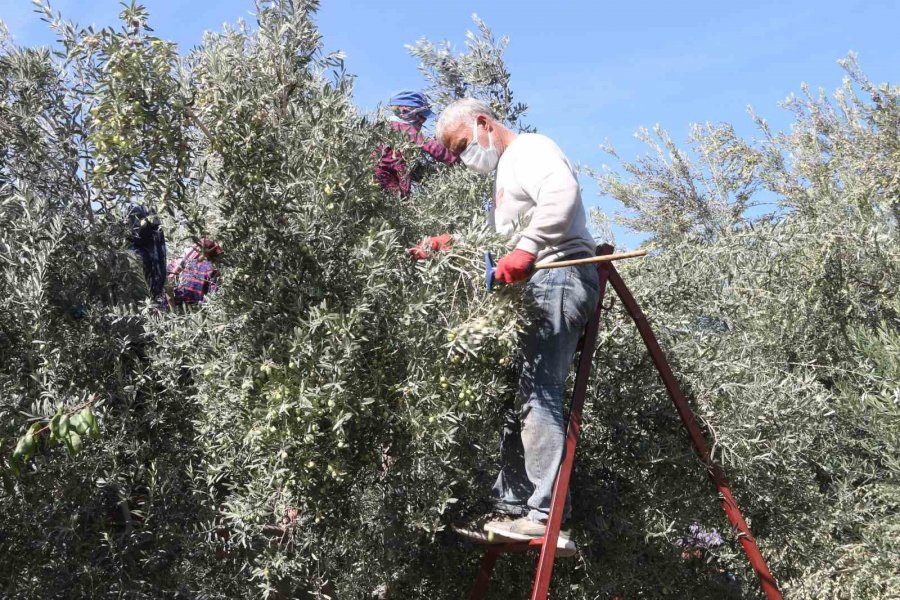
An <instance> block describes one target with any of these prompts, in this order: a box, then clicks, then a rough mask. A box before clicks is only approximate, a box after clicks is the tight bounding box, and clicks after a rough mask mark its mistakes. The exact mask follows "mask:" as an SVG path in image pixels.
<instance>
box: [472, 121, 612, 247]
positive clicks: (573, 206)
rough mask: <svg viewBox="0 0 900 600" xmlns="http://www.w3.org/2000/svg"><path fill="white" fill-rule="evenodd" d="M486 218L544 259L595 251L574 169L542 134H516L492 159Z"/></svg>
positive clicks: (516, 243)
mask: <svg viewBox="0 0 900 600" xmlns="http://www.w3.org/2000/svg"><path fill="white" fill-rule="evenodd" d="M489 218H490V220H491V222H492V223H493V225H494V228H495V229H496V231H497V232H498V233H502V234H506V235H509V236H510V237H511V240H512V242H513V243H514V244H515V247H516V248H518V249H520V250H525V251H527V252H530V253H532V254H535V255H537V257H538V261H537V262H538V263H540V264H543V263H549V262H553V261H556V260H559V259H560V258H562V257H563V256H567V255H570V254H574V253H576V252H581V251H585V252H589V253H590V254H591V255H593V254H594V252H595V251H596V243H595V242H594V239H593V238H592V237H591V234H590V233H588V230H587V217H586V215H585V212H584V205H583V204H582V203H581V189H580V188H579V187H578V179H577V177H576V175H575V169H574V167H573V166H572V163H570V162H569V159H568V158H566V155H565V154H563V152H562V150H560V148H559V146H557V145H556V143H555V142H554V141H553V140H551V139H550V138H548V137H547V136H545V135H540V134H538V133H521V134H519V135H518V136H517V137H516V139H514V140H513V141H512V143H511V144H510V145H509V146H507V147H506V150H505V151H504V152H503V155H502V156H500V162H499V163H498V164H497V175H496V180H495V182H494V202H493V205H492V206H491V207H490V216H489Z"/></svg>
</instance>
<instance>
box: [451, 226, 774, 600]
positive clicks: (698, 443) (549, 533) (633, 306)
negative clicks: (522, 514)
mask: <svg viewBox="0 0 900 600" xmlns="http://www.w3.org/2000/svg"><path fill="white" fill-rule="evenodd" d="M612 252H613V247H612V246H610V245H608V244H604V245H603V246H600V247H599V248H598V251H597V254H612ZM598 270H599V272H600V297H599V299H598V301H597V309H596V310H595V311H594V316H593V317H592V318H591V320H590V321H589V322H588V324H587V325H586V326H585V330H584V334H583V337H582V339H581V355H580V357H579V359H578V371H577V373H576V376H575V387H574V390H573V392H572V404H571V408H570V410H569V423H568V427H567V429H566V450H565V455H564V458H563V461H562V464H561V465H560V467H559V473H558V474H557V476H556V482H555V484H554V486H553V497H552V499H551V502H550V515H549V517H548V519H547V529H546V533H545V535H544V537H542V538H539V539H534V540H529V541H509V542H503V543H489V544H487V546H486V548H485V552H484V558H482V561H481V570H480V571H479V573H478V576H477V577H476V579H475V584H474V586H473V587H472V593H471V594H470V596H469V598H470V600H481V599H482V598H484V596H485V594H486V593H487V588H488V584H489V583H490V579H491V573H492V572H493V570H494V565H495V564H496V562H497V557H498V556H500V555H501V554H511V553H524V552H528V551H530V550H538V551H539V552H540V555H539V557H538V563H537V571H536V572H535V577H534V586H533V588H532V591H531V600H546V599H547V593H548V590H549V589H550V579H551V577H552V576H553V563H554V561H555V559H556V550H557V548H556V544H557V540H558V538H559V530H560V527H561V525H562V517H563V510H564V507H565V498H566V494H567V493H568V491H569V480H570V479H571V476H572V465H573V464H574V463H575V446H576V445H577V443H578V436H579V434H580V433H581V412H582V409H583V408H584V399H585V395H586V392H587V384H588V381H589V379H590V376H591V365H592V363H593V358H594V350H595V349H596V346H597V332H598V331H599V328H600V317H601V315H600V311H601V309H602V308H603V299H604V296H605V295H606V284H607V283H610V284H611V285H612V287H613V289H614V290H615V291H616V294H617V295H618V296H619V299H620V300H621V301H622V304H624V306H625V309H626V310H627V311H628V314H629V315H631V318H632V319H633V320H634V323H635V325H636V326H637V328H638V331H639V332H640V334H641V338H643V340H644V344H645V345H646V346H647V351H648V352H649V353H650V357H651V358H652V359H653V364H655V365H656V369H657V371H659V375H660V377H661V378H662V380H663V383H664V384H665V386H666V390H668V392H669V396H670V397H671V398H672V402H673V403H674V404H675V409H676V410H677V411H678V415H679V416H680V417H681V422H682V424H683V425H684V427H685V429H687V432H688V436H689V437H690V440H691V444H692V446H693V447H694V451H695V452H696V454H697V456H698V457H699V458H700V460H701V461H702V462H703V464H704V465H705V466H706V469H707V472H708V473H709V477H710V479H711V480H712V482H713V485H715V487H716V490H717V491H718V493H719V497H720V498H721V499H722V507H723V508H724V509H725V514H726V515H727V516H728V519H729V521H731V524H732V526H734V527H735V528H736V529H737V530H738V532H739V534H738V539H739V540H740V542H741V545H742V546H743V548H744V552H745V553H746V554H747V558H748V559H749V560H750V565H751V566H752V567H753V570H754V571H755V572H756V575H757V577H758V578H759V582H760V585H761V586H762V589H763V591H764V592H765V594H766V597H767V598H768V600H781V598H782V596H781V592H780V591H779V590H778V586H777V584H776V583H775V579H774V578H773V577H772V574H771V573H770V572H769V568H768V566H766V561H765V559H764V558H763V557H762V554H760V551H759V547H758V546H757V545H756V539H755V538H754V537H753V534H752V533H751V532H750V528H749V527H747V523H746V522H745V521H744V518H743V516H742V515H741V510H740V508H738V505H737V502H735V500H734V496H732V494H731V489H730V488H729V486H728V483H727V481H726V479H725V473H724V472H723V471H722V468H721V467H720V466H719V465H717V464H716V463H714V462H713V461H712V458H711V456H710V452H709V447H708V446H707V444H706V438H705V437H704V435H703V433H702V431H701V430H700V427H699V426H698V425H697V420H696V419H695V417H694V413H693V411H691V408H690V406H689V405H688V402H687V399H686V398H685V397H684V394H682V393H681V389H680V388H679V386H678V382H677V381H676V379H675V376H674V374H673V373H672V369H671V368H670V367H669V364H668V362H667V361H666V359H665V356H664V355H663V353H662V350H661V349H660V347H659V343H658V342H657V341H656V336H655V335H654V334H653V330H652V329H651V328H650V324H649V323H648V322H647V319H646V318H645V317H644V314H643V313H642V312H641V309H640V307H638V304H637V302H636V301H635V299H634V296H632V295H631V292H630V291H629V290H628V287H627V286H626V285H625V282H624V281H622V278H621V277H620V276H619V273H618V271H617V270H616V268H615V266H614V265H613V264H612V263H611V262H608V263H601V264H600V266H599V267H598Z"/></svg>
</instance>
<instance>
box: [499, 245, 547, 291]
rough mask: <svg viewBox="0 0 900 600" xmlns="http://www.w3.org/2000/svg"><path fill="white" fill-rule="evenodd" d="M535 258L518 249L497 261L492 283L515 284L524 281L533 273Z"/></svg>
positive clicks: (529, 253)
mask: <svg viewBox="0 0 900 600" xmlns="http://www.w3.org/2000/svg"><path fill="white" fill-rule="evenodd" d="M536 260H537V256H535V255H534V254H532V253H531V252H526V251H525V250H519V249H518V248H517V249H515V250H513V251H512V252H510V253H509V254H507V255H506V256H504V257H503V258H501V259H500V260H499V261H497V267H496V269H494V281H499V282H500V283H506V284H510V283H516V282H519V281H525V280H526V279H528V277H529V276H530V275H531V273H532V271H534V263H535V261H536Z"/></svg>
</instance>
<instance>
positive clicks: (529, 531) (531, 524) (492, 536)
mask: <svg viewBox="0 0 900 600" xmlns="http://www.w3.org/2000/svg"><path fill="white" fill-rule="evenodd" d="M484 530H485V531H486V532H487V537H488V541H491V542H494V543H496V542H499V541H505V540H515V541H528V540H534V539H539V538H542V537H544V533H545V532H546V530H547V526H546V525H545V524H544V523H538V522H537V521H532V520H531V519H529V518H527V517H522V518H520V519H515V520H513V521H490V522H488V523H486V524H485V526H484ZM498 538H499V539H498ZM556 549H557V555H558V556H560V557H563V556H573V555H574V554H575V552H576V548H575V542H573V541H572V540H570V539H569V536H568V535H567V534H565V533H563V532H562V531H560V532H559V537H558V538H557V539H556Z"/></svg>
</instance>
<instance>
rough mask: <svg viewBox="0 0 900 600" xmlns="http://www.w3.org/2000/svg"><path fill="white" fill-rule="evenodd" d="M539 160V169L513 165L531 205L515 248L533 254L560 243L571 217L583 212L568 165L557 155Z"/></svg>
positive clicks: (577, 188) (565, 235) (576, 184)
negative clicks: (527, 220) (528, 216)
mask: <svg viewBox="0 0 900 600" xmlns="http://www.w3.org/2000/svg"><path fill="white" fill-rule="evenodd" d="M541 158H542V160H541V161H540V168H535V165H533V164H532V165H529V164H527V163H523V164H520V165H517V167H518V171H519V172H518V173H517V175H518V176H519V177H520V181H521V182H522V183H523V186H522V187H523V189H524V190H525V192H526V193H527V194H528V195H529V196H530V197H531V198H532V200H533V201H534V204H535V206H534V210H533V211H532V214H531V221H530V222H529V223H528V226H527V227H526V228H525V230H524V231H523V232H522V236H521V238H520V239H519V243H518V244H516V248H517V249H519V250H524V251H525V252H529V253H531V254H535V255H536V254H538V253H539V252H540V251H541V250H543V249H544V248H546V247H548V246H557V245H559V244H560V243H562V242H564V241H565V240H566V238H567V236H568V235H569V232H570V229H571V227H572V222H573V220H574V219H575V216H576V215H577V214H578V211H579V210H583V209H582V206H581V196H580V193H579V187H578V180H577V179H575V176H574V175H573V174H572V170H571V169H570V168H569V165H568V164H566V162H565V161H564V160H563V159H562V158H561V157H559V156H553V155H545V156H542V157H541Z"/></svg>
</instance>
